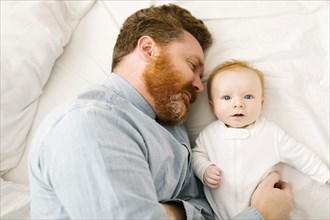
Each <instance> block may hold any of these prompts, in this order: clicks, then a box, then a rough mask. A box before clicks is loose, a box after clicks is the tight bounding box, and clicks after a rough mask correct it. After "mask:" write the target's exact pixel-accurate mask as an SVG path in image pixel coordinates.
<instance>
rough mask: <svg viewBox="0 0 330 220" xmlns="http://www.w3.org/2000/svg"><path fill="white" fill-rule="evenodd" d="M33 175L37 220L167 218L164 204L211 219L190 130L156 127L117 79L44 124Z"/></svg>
mask: <svg viewBox="0 0 330 220" xmlns="http://www.w3.org/2000/svg"><path fill="white" fill-rule="evenodd" d="M29 175H30V189H31V218H32V219H36V218H43V219H166V218H167V214H166V211H165V209H164V208H163V206H162V205H161V203H164V202H169V201H175V202H179V203H181V204H183V206H184V208H185V210H186V215H187V218H188V219H203V218H205V219H212V218H213V217H212V211H211V209H210V207H209V205H208V203H207V202H206V200H205V198H204V197H202V196H201V187H199V182H197V180H196V179H195V177H194V175H193V172H192V169H191V148H190V145H189V140H188V137H187V133H186V130H185V129H184V127H183V126H182V125H181V126H170V125H166V124H160V123H159V122H157V121H156V114H155V112H154V111H153V109H152V108H151V107H150V105H149V104H148V103H147V102H146V100H145V99H144V98H143V97H142V96H141V95H140V94H139V93H138V92H137V91H136V90H135V89H134V88H133V87H132V86H131V85H130V84H129V83H127V82H126V81H125V80H124V79H122V78H121V77H119V76H118V75H116V74H111V75H110V76H109V78H108V80H107V82H106V83H105V84H104V85H103V86H97V87H93V88H92V89H90V90H88V91H87V92H85V93H83V94H82V95H80V96H79V97H78V98H76V99H74V100H72V101H70V102H68V103H66V104H64V105H62V106H60V107H59V108H57V109H56V110H55V111H53V112H52V113H51V114H50V115H49V116H48V117H47V118H46V119H45V121H44V122H43V123H42V124H41V126H40V128H39V130H38V133H37V134H36V136H35V139H34V141H33V143H32V147H31V150H30V155H29ZM250 212H251V210H250ZM254 212H255V211H253V210H252V212H251V213H252V214H248V215H247V217H248V218H250V219H253V217H254V216H255V214H254ZM248 213H249V212H248Z"/></svg>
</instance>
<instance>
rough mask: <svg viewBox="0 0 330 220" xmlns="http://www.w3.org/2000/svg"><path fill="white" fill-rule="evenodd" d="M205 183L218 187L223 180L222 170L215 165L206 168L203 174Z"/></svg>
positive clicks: (213, 187)
mask: <svg viewBox="0 0 330 220" xmlns="http://www.w3.org/2000/svg"><path fill="white" fill-rule="evenodd" d="M203 180H204V183H205V184H206V185H207V186H208V187H210V188H212V189H215V188H218V187H219V186H220V180H221V170H220V169H219V168H218V167H216V166H215V165H210V166H208V167H207V168H206V170H205V172H204V175H203Z"/></svg>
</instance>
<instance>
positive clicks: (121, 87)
mask: <svg viewBox="0 0 330 220" xmlns="http://www.w3.org/2000/svg"><path fill="white" fill-rule="evenodd" d="M106 86H107V87H109V88H113V89H114V90H115V91H116V92H117V93H118V94H119V95H120V96H122V97H124V98H126V99H127V100H129V101H130V102H131V103H132V104H133V105H134V106H136V107H137V108H138V109H140V110H141V111H142V112H144V113H145V114H146V115H148V116H149V117H151V118H152V119H156V112H155V111H154V110H153V109H152V108H151V106H150V105H149V103H148V102H147V100H145V98H143V96H142V95H141V94H140V93H139V92H138V91H137V90H136V89H135V88H134V87H133V86H132V85H131V84H130V83H129V82H127V81H126V80H125V79H123V78H122V77H121V76H119V75H118V74H116V73H111V74H110V75H109V82H108V83H106Z"/></svg>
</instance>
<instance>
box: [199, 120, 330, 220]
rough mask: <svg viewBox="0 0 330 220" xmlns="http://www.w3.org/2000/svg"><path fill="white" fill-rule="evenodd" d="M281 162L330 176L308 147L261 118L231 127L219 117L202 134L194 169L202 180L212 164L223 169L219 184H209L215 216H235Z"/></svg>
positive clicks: (322, 180) (323, 180)
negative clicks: (211, 186)
mask: <svg viewBox="0 0 330 220" xmlns="http://www.w3.org/2000/svg"><path fill="white" fill-rule="evenodd" d="M279 162H283V163H286V164H289V165H291V166H293V167H295V168H296V169H298V170H299V171H301V172H302V173H304V174H306V175H308V176H310V177H311V178H312V179H313V180H315V181H317V182H319V183H320V184H324V183H326V181H327V180H328V179H329V169H328V167H327V166H326V165H325V164H324V163H323V162H322V161H321V160H320V159H319V158H318V157H317V156H316V155H315V154H314V153H313V152H312V151H311V150H310V149H309V148H307V147H306V146H304V145H303V144H301V143H297V142H296V141H295V140H294V139H293V138H291V137H289V136H288V135H286V134H285V133H284V131H283V130H282V129H281V128H280V127H278V126H277V125H276V124H275V123H273V122H270V121H267V120H266V119H265V118H262V117H261V118H259V119H258V120H257V121H256V122H255V123H254V124H253V125H251V126H249V127H247V128H228V127H226V126H225V124H224V123H222V122H221V121H219V120H217V121H215V122H213V123H211V124H210V125H208V126H207V127H206V128H205V129H204V130H203V131H202V132H201V133H200V134H199V136H198V138H197V139H196V146H195V147H194V148H193V169H194V172H195V175H196V176H197V177H198V178H199V179H200V180H201V181H203V174H204V172H205V169H206V168H207V167H208V166H209V165H211V164H215V165H216V166H218V167H219V168H220V169H221V172H222V174H221V175H222V180H221V183H220V187H219V188H217V189H211V188H209V187H207V186H206V185H205V186H204V191H205V195H206V198H207V199H208V201H209V203H210V205H211V207H212V208H213V210H214V213H215V218H216V219H231V218H232V217H233V216H235V215H236V214H238V213H240V212H241V211H243V210H244V209H246V208H247V207H248V206H249V204H250V198H251V195H252V193H253V191H254V189H255V188H256V186H257V185H258V184H259V183H260V182H261V180H263V178H264V177H266V176H267V175H268V174H269V172H270V171H272V168H273V166H274V165H276V164H277V163H279Z"/></svg>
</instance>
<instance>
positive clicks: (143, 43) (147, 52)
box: [137, 36, 156, 62]
mask: <svg viewBox="0 0 330 220" xmlns="http://www.w3.org/2000/svg"><path fill="white" fill-rule="evenodd" d="M155 45H156V44H155V41H154V40H153V39H152V38H151V37H149V36H142V37H141V38H140V39H139V41H138V45H137V47H138V51H139V55H140V57H141V58H142V59H143V60H145V61H147V62H148V61H150V59H151V58H152V55H153V54H154V50H155V47H156V46H155Z"/></svg>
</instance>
